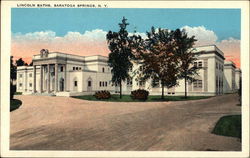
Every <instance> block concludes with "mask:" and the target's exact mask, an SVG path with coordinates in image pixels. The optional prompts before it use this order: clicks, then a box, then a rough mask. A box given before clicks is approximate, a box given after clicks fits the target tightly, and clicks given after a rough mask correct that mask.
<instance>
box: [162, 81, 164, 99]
mask: <svg viewBox="0 0 250 158" xmlns="http://www.w3.org/2000/svg"><path fill="white" fill-rule="evenodd" d="M161 99H164V82H163V81H161Z"/></svg>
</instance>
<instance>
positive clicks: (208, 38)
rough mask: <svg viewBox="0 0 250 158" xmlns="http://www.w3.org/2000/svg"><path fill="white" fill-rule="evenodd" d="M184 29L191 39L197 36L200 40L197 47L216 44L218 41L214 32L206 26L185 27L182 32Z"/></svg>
mask: <svg viewBox="0 0 250 158" xmlns="http://www.w3.org/2000/svg"><path fill="white" fill-rule="evenodd" d="M183 29H184V30H186V32H187V34H188V36H189V37H191V36H195V38H196V39H197V40H198V41H197V42H196V45H197V46H198V45H210V44H214V43H215V42H216V41H217V40H218V37H217V35H216V34H215V33H214V32H213V31H212V30H208V29H206V28H205V27H204V26H197V27H190V26H183V27H182V28H181V30H183Z"/></svg>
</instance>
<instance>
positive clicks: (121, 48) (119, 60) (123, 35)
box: [106, 17, 132, 98]
mask: <svg viewBox="0 0 250 158" xmlns="http://www.w3.org/2000/svg"><path fill="white" fill-rule="evenodd" d="M126 21H127V19H125V17H123V19H122V23H119V26H120V30H119V32H112V31H109V32H108V33H107V35H106V39H107V43H108V47H109V50H110V53H109V59H108V64H109V66H110V67H111V73H112V83H114V84H119V86H120V98H122V81H125V80H126V79H128V78H129V77H130V76H129V74H128V72H129V68H130V67H131V66H132V63H131V61H130V58H131V57H132V53H131V47H130V37H129V36H128V32H127V30H126V27H127V25H129V23H127V22H126Z"/></svg>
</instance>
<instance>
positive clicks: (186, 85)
mask: <svg viewBox="0 0 250 158" xmlns="http://www.w3.org/2000/svg"><path fill="white" fill-rule="evenodd" d="M185 99H187V75H185Z"/></svg>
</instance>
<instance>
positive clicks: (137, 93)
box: [130, 89, 149, 100]
mask: <svg viewBox="0 0 250 158" xmlns="http://www.w3.org/2000/svg"><path fill="white" fill-rule="evenodd" d="M148 94H149V92H148V91H147V90H144V89H137V90H134V91H132V92H131V95H130V96H131V98H132V99H139V100H147V99H148Z"/></svg>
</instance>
